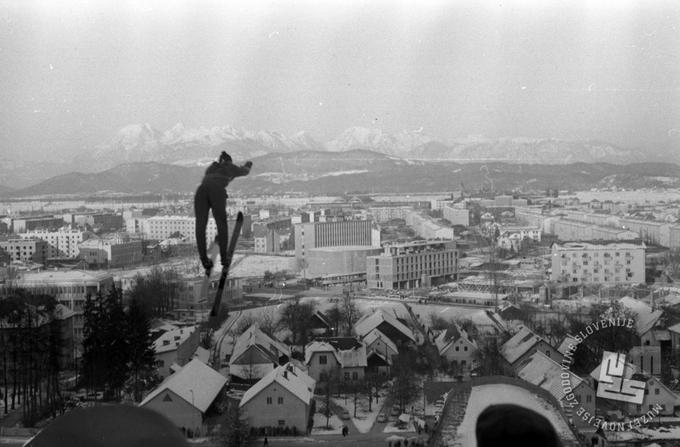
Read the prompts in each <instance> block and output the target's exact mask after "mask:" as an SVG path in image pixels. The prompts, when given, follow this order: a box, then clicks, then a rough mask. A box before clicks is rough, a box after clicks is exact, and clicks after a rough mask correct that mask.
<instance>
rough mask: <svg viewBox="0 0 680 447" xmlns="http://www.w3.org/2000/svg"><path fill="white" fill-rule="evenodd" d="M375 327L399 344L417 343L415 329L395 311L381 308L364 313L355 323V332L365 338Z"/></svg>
mask: <svg viewBox="0 0 680 447" xmlns="http://www.w3.org/2000/svg"><path fill="white" fill-rule="evenodd" d="M374 329H378V330H379V331H380V332H382V333H383V334H385V335H386V336H387V337H389V339H390V340H392V341H393V342H394V343H395V344H396V345H397V346H399V345H400V344H406V343H414V344H415V343H416V336H415V334H414V333H413V331H412V330H411V329H410V328H409V327H408V326H407V325H406V324H405V323H404V322H403V321H401V320H400V319H399V318H397V316H396V315H395V314H394V313H390V312H388V311H386V310H383V309H380V310H377V311H375V312H373V313H371V314H368V315H364V316H363V317H362V318H361V319H360V320H359V321H357V322H356V324H355V325H354V333H355V334H357V336H359V338H364V337H365V336H366V335H368V333H369V332H371V331H372V330H374Z"/></svg>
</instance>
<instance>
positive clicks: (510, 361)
mask: <svg viewBox="0 0 680 447" xmlns="http://www.w3.org/2000/svg"><path fill="white" fill-rule="evenodd" d="M537 351H540V352H542V353H543V354H545V355H546V356H548V357H549V358H551V359H553V360H555V361H557V362H560V361H561V360H562V354H560V353H559V352H557V350H556V349H555V348H553V347H552V346H551V345H550V344H549V343H548V342H547V341H545V340H544V339H543V338H541V337H539V336H538V335H536V334H535V333H534V332H532V331H531V329H529V328H528V327H526V326H522V328H521V329H520V330H519V332H517V333H516V334H515V335H514V336H513V337H512V338H510V340H508V341H507V342H505V343H504V344H503V345H502V346H501V354H502V355H503V358H504V359H505V361H506V362H507V364H506V369H509V371H510V372H512V373H514V374H517V371H518V365H521V364H522V362H523V361H524V360H526V359H527V358H529V357H531V356H532V355H533V354H534V353H535V352H537Z"/></svg>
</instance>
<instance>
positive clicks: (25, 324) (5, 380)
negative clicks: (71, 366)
mask: <svg viewBox="0 0 680 447" xmlns="http://www.w3.org/2000/svg"><path fill="white" fill-rule="evenodd" d="M56 305H57V302H56V300H55V298H54V297H53V296H49V295H42V294H31V293H29V292H27V291H25V290H21V289H15V290H11V291H10V292H9V293H8V294H7V295H6V296H4V297H2V298H0V398H2V400H3V404H4V413H5V414H7V413H8V411H9V410H15V409H17V408H18V407H19V406H21V410H22V421H23V423H24V424H25V425H28V426H31V425H33V424H34V423H35V422H36V421H37V420H39V419H40V418H42V417H43V416H44V415H46V414H50V413H51V414H52V415H53V416H56V414H57V411H58V410H60V409H61V408H62V399H61V392H60V389H59V371H60V355H61V346H62V344H63V340H62V337H61V327H60V322H59V320H57V319H55V318H54V310H55V307H56Z"/></svg>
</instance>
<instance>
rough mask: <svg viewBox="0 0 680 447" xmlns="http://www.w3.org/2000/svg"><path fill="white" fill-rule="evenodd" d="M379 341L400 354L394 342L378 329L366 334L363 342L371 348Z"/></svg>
mask: <svg viewBox="0 0 680 447" xmlns="http://www.w3.org/2000/svg"><path fill="white" fill-rule="evenodd" d="M377 340H380V341H382V342H383V343H385V345H387V347H388V348H390V349H391V350H392V351H394V352H399V349H398V348H397V345H395V344H394V342H393V341H392V340H390V338H389V337H388V336H387V335H385V334H383V333H382V332H380V330H378V329H373V330H372V331H371V332H369V333H368V334H366V336H365V337H364V340H363V342H364V344H365V345H366V346H371V345H372V344H373V343H375V342H376V341H377Z"/></svg>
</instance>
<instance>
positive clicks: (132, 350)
mask: <svg viewBox="0 0 680 447" xmlns="http://www.w3.org/2000/svg"><path fill="white" fill-rule="evenodd" d="M127 345H128V354H129V361H128V371H129V374H130V381H131V388H132V393H133V395H134V399H135V401H136V402H139V401H141V400H142V391H143V390H144V389H148V388H149V387H150V386H152V385H153V384H155V383H156V382H157V377H156V368H155V365H154V362H155V359H154V351H153V348H152V345H153V338H152V337H151V332H150V320H149V317H148V315H147V314H146V312H145V310H144V306H142V304H141V303H140V302H139V301H138V300H137V299H133V300H132V301H130V305H129V307H128V311H127Z"/></svg>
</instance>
